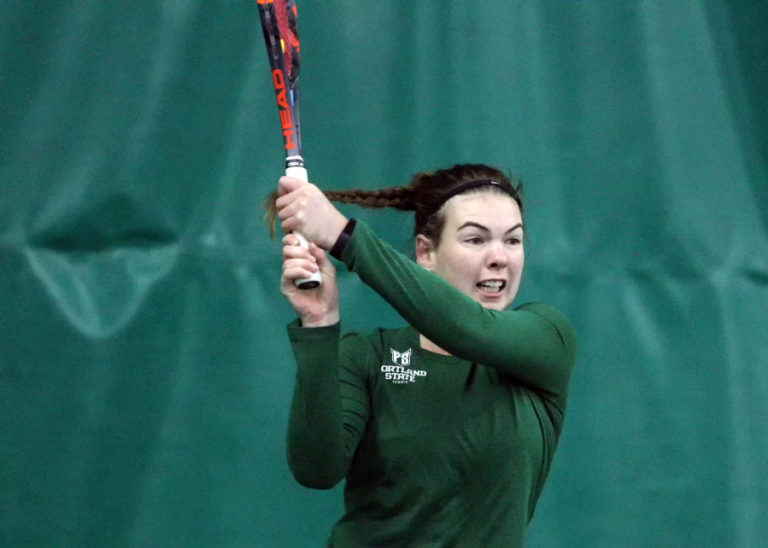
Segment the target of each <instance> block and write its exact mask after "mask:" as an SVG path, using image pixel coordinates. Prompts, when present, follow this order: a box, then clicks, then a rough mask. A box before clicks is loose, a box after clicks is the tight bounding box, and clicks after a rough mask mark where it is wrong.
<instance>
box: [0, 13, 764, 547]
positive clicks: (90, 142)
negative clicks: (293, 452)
mask: <svg viewBox="0 0 768 548" xmlns="http://www.w3.org/2000/svg"><path fill="white" fill-rule="evenodd" d="M299 12H300V16H299V27H300V32H301V36H302V48H303V52H304V59H303V65H302V123H303V129H304V135H303V137H304V139H303V142H304V149H305V150H304V151H305V155H306V158H307V165H308V167H309V175H310V178H312V179H313V180H316V181H318V182H319V183H321V184H322V185H324V186H325V187H328V188H330V187H340V188H350V187H353V186H362V187H365V188H377V187H382V186H386V185H391V184H402V183H405V182H406V181H407V180H408V178H409V176H410V175H411V174H412V173H414V172H416V171H419V170H424V169H432V168H436V167H442V166H447V165H450V164H451V163H454V162H466V161H480V162H486V163H491V164H497V165H499V166H500V167H501V168H502V169H510V170H512V171H514V172H516V173H520V174H522V175H523V177H524V180H525V183H526V187H525V199H526V208H527V209H526V223H527V228H528V234H529V240H528V241H527V243H526V245H527V249H526V252H527V266H526V269H527V270H526V273H525V275H524V279H523V285H522V292H521V296H520V299H521V302H523V301H530V300H541V301H545V302H549V303H552V304H554V305H555V306H557V307H558V308H559V309H561V310H562V311H563V312H564V313H565V314H566V316H567V317H569V318H570V319H571V320H572V321H573V322H574V324H575V326H576V329H577V332H578V333H579V336H580V352H579V363H578V365H577V367H576V369H575V374H574V378H573V382H572V384H571V391H570V395H569V414H568V420H567V423H566V427H565V430H564V434H563V437H562V439H561V443H560V447H559V448H558V454H557V458H556V459H555V462H554V466H553V469H552V473H551V475H550V478H549V480H548V483H547V485H546V487H545V489H544V491H543V493H542V497H541V500H540V502H539V506H538V508H537V512H536V516H535V518H534V520H533V523H532V526H531V531H530V535H529V545H530V546H533V547H545V546H546V547H558V546H559V547H567V548H571V547H574V546H589V547H595V546H606V547H614V546H628V547H645V546H759V545H761V543H763V541H764V539H765V538H766V537H768V524H767V522H766V520H765V519H764V517H765V515H767V514H768V484H767V483H766V482H765V481H764V470H765V463H766V462H768V423H766V421H765V419H764V418H765V417H766V416H768V397H767V396H768V343H767V342H766V340H768V337H766V333H768V314H766V313H765V309H766V303H768V182H767V181H768V168H767V166H768V109H766V106H765V105H766V104H768V91H766V90H768V55H766V52H767V51H768V34H767V33H766V32H765V28H766V26H768V5H766V4H765V3H762V2H724V1H718V0H713V1H707V2H703V1H695V0H693V1H683V0H675V1H672V2H610V1H607V0H605V1H603V0H596V1H589V2H587V1H583V2H560V1H544V2H532V1H531V2H524V1H507V0H504V1H502V0H498V1H488V2H484V1H482V2H474V3H468V2H456V1H452V0H451V1H445V2H443V1H440V2H438V1H426V2H404V1H395V2H327V3H326V2H309V1H307V2H304V3H301V1H300V2H299ZM262 42H263V38H262V36H261V32H260V30H259V27H258V15H257V9H256V6H255V4H254V3H253V2H252V1H251V0H247V1H246V0H243V1H241V2H202V1H200V0H189V1H185V2H171V1H168V2H155V1H147V2H140V3H136V2H134V3H128V2H119V1H102V0H69V1H65V0H41V1H29V0H5V1H3V2H0V185H1V186H0V198H1V199H0V280H2V282H1V283H0V545H4V546H78V547H80V546H151V545H165V546H184V547H187V546H221V545H226V546H298V547H303V546H312V545H319V544H321V543H322V542H323V541H324V539H325V536H326V533H327V531H328V528H329V527H330V525H331V523H332V522H333V520H334V519H335V517H336V516H338V515H339V512H340V507H341V493H340V492H339V491H338V490H335V491H331V492H328V493H317V492H313V491H308V490H306V489H304V488H302V487H300V486H299V485H297V484H296V483H295V482H294V481H293V479H292V478H291V476H290V473H289V471H288V468H287V465H286V463H285V456H284V451H285V440H284V436H285V427H286V423H287V416H288V408H289V401H290V391H291V385H292V383H293V378H294V371H293V369H292V366H291V365H290V362H291V357H290V350H289V348H288V344H287V339H286V337H285V334H284V325H285V323H286V322H288V321H289V320H290V318H291V317H292V313H291V311H290V310H289V309H288V307H287V305H286V304H285V303H284V302H283V300H282V298H281V296H280V295H279V291H278V289H277V288H278V279H279V271H280V264H279V263H280V251H279V247H278V246H277V245H276V244H275V243H273V242H271V241H270V240H269V237H268V235H267V232H266V230H265V229H264V226H263V224H262V221H261V215H262V210H260V209H259V208H258V204H259V203H260V202H261V199H262V198H263V196H264V194H265V193H266V191H267V190H268V189H269V188H272V187H273V186H274V183H275V181H276V179H277V177H278V175H279V174H280V172H281V170H282V160H281V154H282V151H281V142H280V134H279V127H278V124H279V123H278V118H277V112H276V110H275V107H274V105H273V101H274V96H273V95H274V94H273V91H272V90H271V89H270V85H269V81H268V78H269V76H268V68H267V60H266V54H265V52H264V46H263V43H262ZM355 215H357V216H358V217H360V218H361V219H363V220H365V221H366V222H368V224H369V225H371V226H372V227H373V228H374V230H375V231H376V232H377V233H380V234H382V235H384V236H385V237H386V239H388V240H389V241H390V242H392V243H393V244H394V245H395V246H397V247H398V248H399V249H401V250H403V251H408V250H409V249H410V247H411V244H410V241H409V237H410V230H411V226H410V224H409V222H407V220H406V218H405V217H404V216H402V215H400V214H398V213H395V212H392V213H379V212H355ZM342 283H343V284H344V293H343V295H342V299H343V301H342V308H343V310H342V314H343V318H344V320H343V322H344V325H343V328H344V329H345V330H363V331H365V330H368V329H369V328H371V327H373V326H375V325H387V324H392V325H396V324H398V323H399V322H400V319H399V318H398V317H397V315H396V314H395V313H394V312H393V311H391V309H389V308H388V307H387V306H386V305H385V304H384V303H383V302H382V301H381V299H379V298H378V297H377V296H376V295H375V294H374V293H373V292H372V291H371V290H369V289H367V288H366V287H365V286H364V285H363V284H360V283H359V282H357V281H355V280H354V279H353V278H352V276H348V275H347V276H346V277H344V279H343V280H342Z"/></svg>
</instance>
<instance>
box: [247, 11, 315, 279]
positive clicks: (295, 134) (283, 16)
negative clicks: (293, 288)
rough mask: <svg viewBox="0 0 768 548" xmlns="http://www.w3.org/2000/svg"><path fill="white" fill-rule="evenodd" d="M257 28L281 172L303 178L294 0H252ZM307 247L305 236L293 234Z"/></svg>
mask: <svg viewBox="0 0 768 548" xmlns="http://www.w3.org/2000/svg"><path fill="white" fill-rule="evenodd" d="M256 3H257V4H258V6H259V16H260V17H261V28H262V30H263V31H264V41H265V42H266V45H267V54H268V55H269V66H270V69H271V71H272V85H273V86H274V88H275V97H276V99H277V109H278V112H279V113H280V127H281V130H282V132H283V142H284V144H285V174H286V175H289V176H291V177H295V178H297V179H301V180H302V181H307V180H308V178H307V170H306V167H305V166H304V157H303V156H302V152H301V123H300V119H299V68H300V63H301V43H300V42H299V32H298V26H297V23H296V19H297V11H296V2H295V0H256ZM296 235H297V236H298V237H299V239H300V240H301V242H302V245H303V246H305V247H307V246H308V245H309V244H308V243H307V241H306V239H305V238H304V237H303V236H302V235H301V234H298V233H296ZM321 283H322V278H321V277H320V273H319V272H317V273H315V274H313V275H312V276H311V277H309V278H307V279H303V280H297V282H296V285H298V286H299V287H300V288H301V289H311V288H314V287H317V286H319V285H320V284H321Z"/></svg>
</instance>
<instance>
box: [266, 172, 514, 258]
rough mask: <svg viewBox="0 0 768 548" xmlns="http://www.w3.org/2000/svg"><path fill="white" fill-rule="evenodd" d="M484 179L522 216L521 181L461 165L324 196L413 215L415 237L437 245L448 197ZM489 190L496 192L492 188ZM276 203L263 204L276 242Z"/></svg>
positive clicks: (270, 198)
mask: <svg viewBox="0 0 768 548" xmlns="http://www.w3.org/2000/svg"><path fill="white" fill-rule="evenodd" d="M482 179H492V180H493V181H495V183H496V184H498V185H500V186H503V190H500V191H499V190H496V191H499V192H504V193H506V194H508V195H510V196H511V197H512V198H514V200H515V201H516V202H517V204H518V206H519V207H520V213H521V214H522V212H523V201H522V196H521V190H522V183H521V182H520V180H519V179H516V178H514V177H507V176H506V175H504V174H503V173H502V172H501V171H499V170H498V169H496V168H494V167H491V166H487V165H485V164H458V165H455V166H453V167H451V168H448V169H441V170H438V171H435V172H422V173H417V174H416V175H415V176H414V177H413V178H412V179H411V181H410V183H409V185H408V186H395V187H390V188H382V189H379V190H362V189H350V190H328V191H324V192H323V193H324V194H325V196H326V197H327V198H328V199H329V200H331V201H332V202H338V203H342V204H354V205H357V206H360V207H365V208H371V209H383V208H387V207H391V208H394V209H399V210H402V211H414V212H415V226H414V233H415V234H417V235H418V234H423V235H425V236H427V237H428V238H430V239H431V240H432V241H433V242H434V243H435V245H437V244H438V243H439V241H440V235H441V233H442V230H443V226H444V223H445V216H444V215H443V214H442V213H441V211H440V210H441V204H443V203H444V202H445V199H446V198H445V197H446V195H451V192H455V191H456V190H455V189H458V190H459V191H461V187H462V185H464V184H465V183H468V182H470V181H478V180H482ZM486 190H488V189H486ZM490 190H494V189H493V187H491V189H490ZM275 200H277V192H276V191H275V192H272V193H271V194H270V195H269V196H268V197H267V199H266V200H264V207H265V208H266V209H267V213H266V214H265V215H264V218H265V220H266V221H267V223H268V225H269V228H270V234H271V235H272V237H273V238H274V236H275V222H276V220H277V208H276V207H275Z"/></svg>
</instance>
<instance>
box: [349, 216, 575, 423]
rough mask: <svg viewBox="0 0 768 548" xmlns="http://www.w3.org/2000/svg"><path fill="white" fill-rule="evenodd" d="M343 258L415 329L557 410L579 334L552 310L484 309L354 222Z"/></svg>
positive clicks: (535, 305)
mask: <svg viewBox="0 0 768 548" xmlns="http://www.w3.org/2000/svg"><path fill="white" fill-rule="evenodd" d="M341 260H342V261H343V262H344V263H345V264H346V265H347V267H348V268H349V270H351V271H352V272H355V273H357V274H358V275H359V276H360V278H361V279H362V280H363V281H364V282H365V283H366V284H367V285H369V286H370V287H371V288H373V289H374V290H375V291H376V292H377V293H379V295H381V296H382V297H383V298H384V299H385V300H386V301H387V302H388V303H389V304H390V305H392V306H393V307H394V308H395V310H397V311H398V312H399V313H400V314H401V315H402V316H403V317H404V318H405V319H406V320H407V321H408V322H409V323H410V324H411V325H412V326H413V327H414V328H415V329H416V330H417V331H418V332H419V333H422V334H423V335H424V336H425V337H427V338H428V339H430V340H431V341H433V342H434V343H435V344H437V345H439V346H440V347H442V348H444V349H445V350H447V351H448V352H450V353H451V354H453V355H455V356H459V357H461V358H464V359H466V360H470V361H475V362H478V363H482V364H483V365H486V366H490V367H493V368H496V369H497V370H499V371H500V372H502V373H504V374H508V375H510V376H511V377H513V378H515V379H516V380H517V381H519V382H521V383H523V384H526V385H529V386H530V387H532V388H533V389H536V390H537V391H539V392H541V393H542V395H543V396H545V397H546V398H547V399H549V400H550V402H551V403H554V404H556V405H557V406H558V408H559V409H560V410H561V411H562V409H564V406H565V400H566V397H567V391H568V384H569V381H570V375H571V371H572V369H573V365H574V363H575V361H576V333H575V331H574V329H573V327H572V326H571V324H570V322H569V321H568V320H567V319H566V318H565V317H564V316H563V315H562V314H561V313H560V312H558V311H557V310H556V309H555V308H553V307H551V306H548V305H545V304H541V303H533V304H528V305H524V306H522V307H520V308H518V309H515V310H505V311H497V310H489V309H487V308H484V307H483V306H482V305H480V304H479V303H477V302H475V301H474V300H473V299H472V298H470V297H469V296H467V295H465V294H464V293H462V292H461V291H459V290H458V289H456V288H455V287H453V286H452V285H450V284H449V283H448V282H446V281H445V280H443V279H442V278H440V277H439V276H435V275H434V274H432V273H430V272H428V271H426V270H425V269H424V268H422V267H420V266H419V265H417V264H416V263H415V262H414V261H412V260H411V259H409V258H407V257H405V256H404V255H403V254H401V253H399V252H397V251H396V250H394V249H393V248H392V247H391V246H389V245H388V244H387V243H386V242H384V241H382V240H380V239H379V238H377V237H376V236H375V235H374V234H373V232H372V231H371V230H370V229H369V228H368V227H367V226H366V225H365V224H364V223H361V222H358V223H357V226H356V227H355V230H354V232H353V233H352V235H351V237H350V238H349V241H348V242H347V245H346V246H345V248H344V249H343V252H342V253H341Z"/></svg>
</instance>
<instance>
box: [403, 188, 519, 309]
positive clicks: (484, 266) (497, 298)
mask: <svg viewBox="0 0 768 548" xmlns="http://www.w3.org/2000/svg"><path fill="white" fill-rule="evenodd" d="M443 207H444V208H445V209H444V213H445V226H444V228H443V233H442V236H441V237H440V243H439V245H438V246H437V247H435V246H434V245H432V242H431V241H430V240H429V239H427V238H426V237H425V236H423V235H419V236H418V237H417V241H416V260H417V262H418V263H419V264H420V265H421V266H423V267H426V268H430V269H432V270H433V271H434V272H435V273H436V274H438V275H439V276H441V277H442V278H444V279H445V280H447V281H448V282H449V283H450V284H451V285H453V286H455V287H456V288H458V289H459V290H461V291H462V292H464V293H466V294H467V295H469V296H470V297H472V298H473V299H474V300H475V301H477V302H479V303H480V304H481V305H483V306H484V307H485V308H490V309H493V310H503V309H505V308H507V306H509V305H510V304H511V303H512V301H513V300H514V298H515V296H516V295H517V290H518V288H519V287H520V278H521V276H522V273H523V264H524V263H525V253H524V251H523V221H522V216H521V214H520V208H519V207H518V205H517V202H515V200H514V199H513V198H512V197H511V196H507V195H504V194H499V193H495V192H479V193H470V194H459V195H458V196H454V197H453V198H451V199H450V200H448V201H447V202H446V203H445V205H444V206H443Z"/></svg>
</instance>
